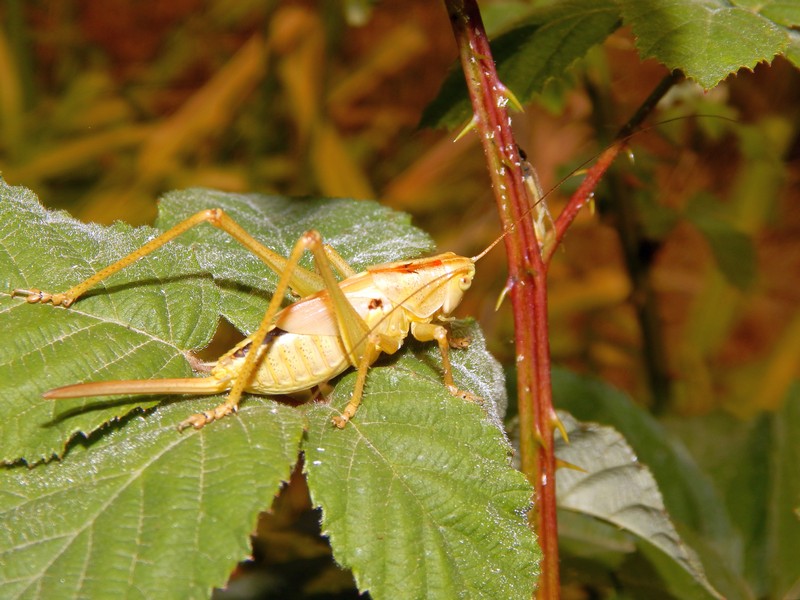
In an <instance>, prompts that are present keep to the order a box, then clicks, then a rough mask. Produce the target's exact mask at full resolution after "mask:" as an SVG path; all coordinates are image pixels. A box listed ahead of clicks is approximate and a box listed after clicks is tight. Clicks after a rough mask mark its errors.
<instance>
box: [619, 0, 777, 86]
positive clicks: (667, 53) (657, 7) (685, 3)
mask: <svg viewBox="0 0 800 600" xmlns="http://www.w3.org/2000/svg"><path fill="white" fill-rule="evenodd" d="M619 4H620V7H621V9H622V14H623V17H624V20H625V24H626V25H629V26H630V27H631V29H633V33H634V34H635V36H636V47H637V48H638V49H639V52H640V53H641V55H642V58H655V59H657V60H659V61H661V62H662V63H664V64H665V65H667V66H668V67H669V68H670V69H680V70H681V71H683V72H684V73H685V74H686V75H687V76H689V77H691V78H692V79H694V80H695V81H697V82H698V83H699V84H700V85H702V86H703V87H704V88H706V89H709V88H712V87H714V86H715V85H717V84H718V83H719V82H720V81H722V80H723V79H725V77H727V76H728V75H730V74H732V73H735V72H736V71H738V70H739V69H741V68H748V69H752V68H754V67H755V66H756V64H757V63H759V62H762V61H770V60H772V58H773V57H774V56H775V55H776V54H779V53H781V52H783V51H785V50H786V49H787V47H788V45H789V34H788V29H787V28H785V27H782V26H781V25H779V24H777V23H775V22H774V21H772V20H770V18H768V17H767V16H762V15H761V14H758V13H757V12H755V10H747V8H750V7H745V8H740V7H738V6H735V5H736V4H745V3H740V2H733V3H731V2H727V1H726V0H700V1H698V0H619ZM732 4H733V6H732ZM759 4H762V5H763V4H765V3H763V2H762V3H759ZM766 4H769V3H766ZM773 14H774V13H773Z"/></svg>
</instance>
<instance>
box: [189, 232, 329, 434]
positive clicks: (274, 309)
mask: <svg viewBox="0 0 800 600" xmlns="http://www.w3.org/2000/svg"><path fill="white" fill-rule="evenodd" d="M314 233H316V232H314ZM316 235H317V237H319V234H316ZM308 238H309V234H308V233H306V234H304V235H302V236H301V237H300V239H298V240H297V242H296V243H295V245H294V248H292V252H291V254H290V255H289V258H288V259H285V260H286V262H285V265H284V269H285V270H284V271H283V273H281V277H280V279H279V280H278V285H277V287H276V288H275V293H274V294H273V295H272V298H271V299H270V301H269V306H268V307H267V312H266V313H265V314H264V318H263V319H262V320H261V324H260V325H259V326H258V329H256V331H255V332H254V333H253V335H252V336H251V337H250V345H251V348H260V347H261V346H262V345H263V343H264V339H265V338H266V337H267V333H268V332H269V330H270V328H271V327H272V324H273V321H274V320H275V315H277V314H278V311H279V310H280V308H281V300H282V299H283V296H284V294H286V290H287V288H288V287H289V285H290V281H291V280H292V272H293V271H294V270H295V269H297V268H298V266H297V264H298V262H300V258H301V257H302V256H303V252H304V251H305V250H306V249H307V248H308V247H309V239H308ZM331 277H333V275H331ZM337 287H338V286H337ZM261 357H263V354H262V353H260V352H255V351H254V352H248V354H247V357H246V358H245V360H244V362H243V363H242V366H241V368H240V369H239V372H238V373H237V374H236V380H235V381H234V383H233V386H232V387H231V391H230V392H229V393H228V396H227V397H226V398H225V401H224V402H223V403H222V404H220V405H219V406H217V407H215V408H213V409H212V410H209V411H204V412H201V413H197V414H194V415H192V416H191V417H189V418H188V419H186V420H184V421H182V422H181V423H180V424H179V425H178V430H183V429H186V428H187V427H194V428H195V429H201V428H202V427H203V426H204V425H207V424H208V423H210V422H211V421H216V420H217V419H221V418H222V417H224V416H225V415H229V414H231V413H233V412H236V410H237V408H238V406H239V400H241V398H242V394H243V393H244V390H245V388H246V387H247V385H248V384H249V383H250V380H251V379H252V377H253V373H254V372H255V370H256V367H257V366H258V360H259V359H260V358H261Z"/></svg>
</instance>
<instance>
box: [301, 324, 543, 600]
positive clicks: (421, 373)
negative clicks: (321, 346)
mask: <svg viewBox="0 0 800 600" xmlns="http://www.w3.org/2000/svg"><path fill="white" fill-rule="evenodd" d="M470 335H472V336H473V338H475V336H477V335H478V330H477V328H476V327H474V326H473V328H472V331H471V332H470ZM472 343H473V344H476V343H477V344H478V345H482V340H479V339H473V342H472ZM379 370H380V371H381V372H382V374H381V377H380V378H379V379H377V378H375V379H371V380H368V387H369V402H368V403H365V404H364V405H363V406H362V407H361V408H360V409H359V413H358V422H357V423H354V424H353V427H350V426H348V427H347V428H345V430H343V431H341V432H339V431H334V430H332V429H331V427H330V425H329V423H330V419H331V416H332V415H334V414H336V412H337V410H336V409H337V408H338V409H341V408H343V406H344V404H345V403H346V401H347V398H348V396H349V394H348V393H347V392H346V391H345V390H346V389H347V388H348V387H350V386H352V384H353V382H354V376H353V375H350V376H348V377H347V378H345V380H343V381H342V383H341V384H340V386H339V387H338V388H337V390H336V394H335V396H334V398H333V401H332V403H331V405H330V406H326V405H315V406H314V407H313V408H312V409H311V410H310V411H309V412H310V414H309V421H310V423H311V425H310V428H309V432H308V439H307V440H306V442H305V444H304V452H305V457H306V462H305V465H306V470H307V472H308V481H309V487H310V489H311V494H312V499H313V500H314V502H315V503H316V504H318V505H320V506H321V507H322V509H323V531H324V532H325V533H326V535H328V536H329V537H330V539H331V544H332V546H333V548H334V556H335V558H336V559H337V560H338V561H339V562H340V563H341V564H343V565H345V566H347V567H350V568H351V569H352V570H353V572H354V574H355V577H356V581H357V582H358V585H359V589H361V590H362V591H365V590H369V592H370V594H371V596H372V597H373V598H397V597H406V598H425V597H428V598H465V597H466V598H508V599H513V598H520V599H523V598H525V599H527V598H530V597H531V593H532V591H533V584H534V582H535V577H536V575H537V569H538V567H537V559H538V549H537V547H536V542H535V539H534V537H533V535H532V534H531V532H530V530H529V529H528V528H527V526H526V524H525V513H526V510H527V508H528V507H529V506H530V499H531V488H530V486H529V484H528V483H527V481H526V480H525V477H524V476H523V475H522V474H521V473H519V472H518V471H516V470H514V469H513V468H512V467H511V465H510V447H509V445H508V443H507V441H506V440H505V438H504V436H503V435H502V434H500V432H499V430H498V425H497V424H496V423H495V424H494V425H493V424H492V423H491V422H490V421H487V420H486V419H485V418H482V415H483V414H484V410H485V409H484V408H482V407H481V406H479V405H478V404H476V403H474V402H469V401H466V400H462V399H459V398H453V397H452V396H451V395H450V394H449V393H447V391H446V390H444V389H443V388H442V387H441V386H436V385H432V384H433V383H434V382H436V381H438V380H440V375H439V372H438V368H436V367H435V366H434V365H433V364H432V362H431V361H429V360H419V359H417V358H415V357H414V356H411V355H409V354H406V355H404V356H402V357H401V358H400V359H399V360H397V361H396V362H394V363H393V364H391V365H389V366H386V367H380V368H379ZM383 372H385V377H384V376H383ZM495 377H496V379H497V380H498V381H497V383H498V384H500V383H501V382H502V375H501V374H500V373H499V372H498V373H497V374H496V375H495ZM458 379H459V378H458V377H457V378H456V381H457V383H458ZM343 391H344V393H342V392H343Z"/></svg>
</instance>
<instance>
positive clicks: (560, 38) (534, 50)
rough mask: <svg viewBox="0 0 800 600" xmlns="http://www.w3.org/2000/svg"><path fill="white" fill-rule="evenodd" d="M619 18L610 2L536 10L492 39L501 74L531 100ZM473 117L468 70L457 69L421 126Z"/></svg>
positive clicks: (575, 1)
mask: <svg viewBox="0 0 800 600" xmlns="http://www.w3.org/2000/svg"><path fill="white" fill-rule="evenodd" d="M619 21H620V16H619V10H618V8H617V6H616V4H615V2H613V1H612V0H566V1H564V2H559V3H557V4H555V5H553V6H548V7H544V8H542V9H539V10H535V11H533V12H531V14H530V15H529V16H528V17H527V18H526V19H525V21H524V22H523V23H522V24H520V25H519V26H517V27H516V28H515V29H512V30H511V31H509V32H508V33H506V34H504V35H501V36H500V37H498V38H497V39H496V40H494V41H493V42H492V55H493V56H494V59H495V62H496V64H497V74H498V77H499V78H500V81H502V82H503V84H504V85H505V86H506V87H508V88H509V89H510V90H511V91H512V92H513V93H514V95H515V96H516V97H517V99H518V100H519V101H520V102H523V103H524V102H528V101H530V100H531V98H533V96H534V95H535V94H537V93H539V92H541V91H542V90H543V89H544V87H545V85H546V84H547V83H548V82H549V81H551V80H553V79H559V78H561V77H563V76H564V72H565V71H566V70H567V69H568V68H569V67H570V66H571V65H572V64H573V63H574V62H575V61H576V60H578V59H579V58H581V57H583V56H584V55H585V54H586V52H587V51H588V50H589V49H590V48H591V47H592V46H595V45H597V44H601V43H602V42H603V41H604V40H605V39H606V37H608V35H609V34H611V33H612V32H613V31H614V30H615V29H616V28H617V27H618V26H619ZM471 115H472V107H471V105H470V101H469V96H468V95H467V88H466V84H465V83H464V74H463V73H462V72H461V69H454V70H453V71H452V72H451V73H450V75H449V77H448V78H447V80H445V82H444V84H443V85H442V89H441V91H440V92H439V95H438V96H437V97H436V99H435V100H434V101H433V102H432V103H431V104H430V105H429V106H428V107H427V108H426V110H425V114H424V115H423V117H422V121H421V125H422V126H425V127H447V128H450V129H452V128H455V127H458V126H463V124H464V123H466V122H467V121H468V120H469V118H470V117H471Z"/></svg>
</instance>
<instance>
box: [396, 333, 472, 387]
mask: <svg viewBox="0 0 800 600" xmlns="http://www.w3.org/2000/svg"><path fill="white" fill-rule="evenodd" d="M411 335H413V336H414V339H416V340H418V341H420V342H432V341H434V340H435V341H436V343H437V344H438V346H439V353H440V354H441V355H442V372H443V373H442V375H443V379H444V385H445V386H446V387H447V391H448V392H450V393H451V394H452V395H453V396H459V397H461V398H466V399H468V400H471V401H473V402H478V403H480V402H481V399H480V398H478V397H477V396H475V395H474V394H471V393H469V392H465V391H463V390H460V389H459V388H458V386H456V384H455V381H453V367H452V366H451V364H450V338H449V334H448V331H447V329H446V328H445V327H443V326H442V325H437V324H434V323H412V324H411Z"/></svg>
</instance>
